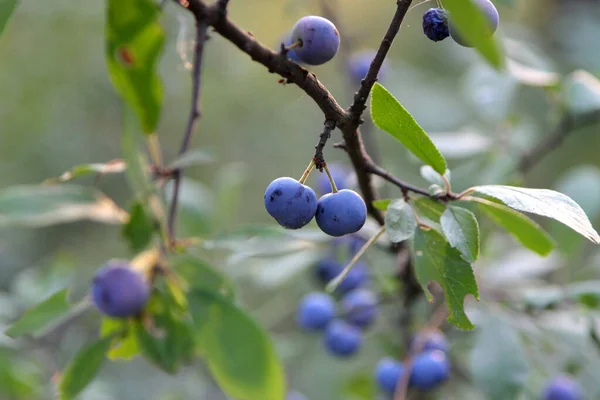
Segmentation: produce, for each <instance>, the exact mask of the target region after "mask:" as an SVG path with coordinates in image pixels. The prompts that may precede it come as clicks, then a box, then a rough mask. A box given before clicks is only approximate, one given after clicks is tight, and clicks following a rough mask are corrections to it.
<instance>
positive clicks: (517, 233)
mask: <svg viewBox="0 0 600 400" xmlns="http://www.w3.org/2000/svg"><path fill="white" fill-rule="evenodd" d="M477 202H478V206H479V208H480V209H481V210H482V211H483V212H484V213H486V214H487V215H488V216H489V217H490V218H492V219H493V220H494V222H496V223H497V224H498V225H500V226H501V227H503V228H504V229H506V230H507V231H508V232H509V233H510V234H511V235H513V236H514V237H515V238H516V239H517V240H518V241H519V242H521V244H522V245H523V246H525V247H527V248H528V249H530V250H533V251H535V252H536V253H538V254H539V255H542V256H547V255H548V254H550V252H551V251H552V249H553V248H554V246H555V243H554V240H552V237H550V235H548V233H546V231H544V230H543V229H542V227H541V226H539V225H538V224H536V223H535V221H532V220H531V219H530V218H528V217H527V216H525V215H523V214H521V213H519V212H516V211H514V210H512V209H510V208H508V207H506V206H504V205H502V204H498V203H494V202H492V201H488V200H485V199H477Z"/></svg>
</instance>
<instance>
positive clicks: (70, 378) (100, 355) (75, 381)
mask: <svg viewBox="0 0 600 400" xmlns="http://www.w3.org/2000/svg"><path fill="white" fill-rule="evenodd" d="M112 339H113V338H112V337H111V336H109V337H105V338H103V339H100V340H98V341H96V342H94V343H92V344H90V345H88V346H87V347H85V348H84V349H82V350H80V351H79V352H78V353H77V354H76V355H75V357H74V358H73V359H72V360H71V362H70V363H69V365H68V366H67V368H66V370H65V372H64V373H63V375H62V377H61V380H60V383H59V385H58V391H59V398H60V399H61V400H70V399H74V398H75V397H76V396H77V395H78V394H79V393H81V391H82V390H83V389H85V387H86V386H87V385H88V384H89V383H90V382H91V381H92V380H93V379H94V377H95V376H96V374H97V373H98V371H99V370H100V367H102V363H103V362H104V358H105V354H106V352H107V351H108V348H109V347H110V343H111V342H112Z"/></svg>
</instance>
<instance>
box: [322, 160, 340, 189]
mask: <svg viewBox="0 0 600 400" xmlns="http://www.w3.org/2000/svg"><path fill="white" fill-rule="evenodd" d="M323 168H325V172H326V173H327V177H328V178H329V183H331V192H332V193H337V192H338V188H337V186H336V185H335V180H334V179H333V176H331V172H329V168H327V164H323Z"/></svg>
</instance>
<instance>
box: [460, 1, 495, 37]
mask: <svg viewBox="0 0 600 400" xmlns="http://www.w3.org/2000/svg"><path fill="white" fill-rule="evenodd" d="M471 1H473V3H474V4H475V5H476V6H477V7H478V8H479V9H480V10H481V12H482V13H483V16H484V17H485V19H486V21H487V22H488V28H489V29H488V32H487V33H488V35H489V37H491V36H492V35H493V34H494V33H495V32H496V30H497V29H498V25H499V22H500V16H499V15H498V10H497V9H496V7H495V6H494V3H492V2H491V1H490V0H471ZM449 21H450V25H449V26H450V36H452V39H454V41H455V42H456V43H458V44H459V45H461V46H463V47H473V45H472V44H471V43H469V42H468V41H467V40H466V39H465V38H463V37H462V36H461V35H460V33H459V32H458V30H457V29H456V27H455V26H454V25H453V24H452V15H450V17H449Z"/></svg>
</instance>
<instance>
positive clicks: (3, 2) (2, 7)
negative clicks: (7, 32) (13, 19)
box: [0, 0, 18, 35]
mask: <svg viewBox="0 0 600 400" xmlns="http://www.w3.org/2000/svg"><path fill="white" fill-rule="evenodd" d="M17 3H18V0H0V35H2V32H3V31H4V28H6V25H7V24H8V20H9V19H10V16H11V15H12V13H13V12H14V11H15V9H16V8H17Z"/></svg>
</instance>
